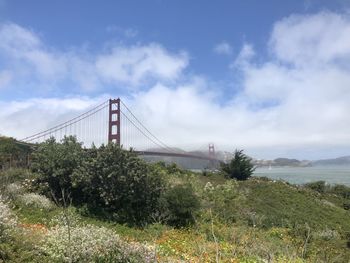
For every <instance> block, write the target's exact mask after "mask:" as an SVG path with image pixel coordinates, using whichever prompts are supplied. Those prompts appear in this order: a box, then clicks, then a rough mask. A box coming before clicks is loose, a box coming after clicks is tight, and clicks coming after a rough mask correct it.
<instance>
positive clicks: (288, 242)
mask: <svg viewBox="0 0 350 263" xmlns="http://www.w3.org/2000/svg"><path fill="white" fill-rule="evenodd" d="M158 168H159V169H161V172H162V173H163V175H164V177H165V178H166V180H167V181H168V182H169V184H171V185H178V184H191V185H192V186H193V188H194V189H195V193H196V195H197V197H198V198H199V200H200V201H201V209H200V211H198V212H197V213H196V215H195V221H196V222H195V224H194V225H192V226H189V227H186V228H174V227H172V226H169V225H166V224H164V223H162V222H161V220H159V221H158V222H157V220H156V219H155V220H154V222H153V223H150V224H147V225H145V226H144V227H141V228H140V227H131V226H127V225H125V224H124V225H123V224H118V223H116V222H114V221H111V220H102V219H101V218H100V217H96V216H92V215H91V214H89V213H87V211H86V209H85V208H84V207H74V206H69V207H68V208H64V207H62V206H57V205H56V204H55V203H54V202H53V201H52V200H49V199H47V198H46V197H44V196H41V195H38V194H37V193H31V191H32V186H31V182H32V181H33V180H35V177H36V176H35V175H33V174H31V173H30V172H28V171H25V170H13V171H8V172H2V173H1V174H0V185H1V193H2V194H1V195H2V201H1V204H2V207H5V208H6V209H5V210H6V211H7V212H6V213H7V215H6V216H5V215H4V213H5V210H4V209H3V210H1V213H2V214H3V216H2V217H0V220H2V222H0V225H1V229H2V230H1V231H2V232H1V234H2V236H1V241H2V242H1V245H0V262H70V260H72V261H73V262H141V261H144V262H156V261H158V262H349V260H350V249H349V248H348V247H347V241H348V233H349V231H350V213H349V210H345V209H344V208H343V207H342V206H341V204H342V203H343V202H344V201H346V200H345V199H344V198H343V197H341V196H337V195H329V194H328V193H325V194H320V193H318V192H316V191H313V190H310V189H307V188H303V187H297V186H293V185H290V184H287V183H285V182H279V181H277V182H275V181H270V180H267V179H263V178H262V179H257V178H255V179H250V180H247V181H243V182H236V181H233V180H226V179H225V178H224V177H223V176H222V175H220V174H207V175H206V176H203V175H202V174H195V173H191V172H187V171H182V170H180V169H177V168H176V169H175V168H174V167H172V168H169V167H161V166H160V167H158ZM11 216H12V217H13V219H14V220H15V223H14V224H11V222H10V221H9V218H11ZM6 218H7V219H6ZM68 226H69V227H68ZM69 229H70V230H69ZM69 236H70V240H69V238H68V237H69ZM111 244H113V246H112V245H111ZM116 247H117V248H118V249H114V248H116ZM112 248H113V249H112ZM82 251H85V252H84V253H82ZM89 253H90V254H89ZM82 254H84V255H85V258H84V256H82ZM86 254H88V255H91V256H89V257H87V256H86Z"/></svg>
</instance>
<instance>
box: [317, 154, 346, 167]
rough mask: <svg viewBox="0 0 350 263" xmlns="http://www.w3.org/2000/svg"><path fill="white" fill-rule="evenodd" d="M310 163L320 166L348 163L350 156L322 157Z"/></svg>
mask: <svg viewBox="0 0 350 263" xmlns="http://www.w3.org/2000/svg"><path fill="white" fill-rule="evenodd" d="M312 165H314V166H321V165H350V156H342V157H338V158H334V159H323V160H317V161H313V162H312Z"/></svg>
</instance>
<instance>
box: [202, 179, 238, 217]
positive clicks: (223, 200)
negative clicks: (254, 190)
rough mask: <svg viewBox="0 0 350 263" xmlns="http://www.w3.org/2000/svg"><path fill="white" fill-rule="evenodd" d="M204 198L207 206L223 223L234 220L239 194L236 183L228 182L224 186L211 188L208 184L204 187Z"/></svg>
mask: <svg viewBox="0 0 350 263" xmlns="http://www.w3.org/2000/svg"><path fill="white" fill-rule="evenodd" d="M203 194H204V198H205V200H206V201H207V202H208V203H207V206H208V208H210V209H211V210H212V212H213V214H214V215H215V216H216V217H218V218H219V219H220V220H221V221H222V222H224V223H232V222H234V221H235V220H236V218H235V217H236V214H237V207H238V202H239V197H240V196H239V193H238V185H237V181H233V180H229V181H227V182H225V183H224V184H219V185H217V186H215V187H214V186H213V185H212V184H211V183H210V182H208V183H207V184H206V185H205V187H204V193H203Z"/></svg>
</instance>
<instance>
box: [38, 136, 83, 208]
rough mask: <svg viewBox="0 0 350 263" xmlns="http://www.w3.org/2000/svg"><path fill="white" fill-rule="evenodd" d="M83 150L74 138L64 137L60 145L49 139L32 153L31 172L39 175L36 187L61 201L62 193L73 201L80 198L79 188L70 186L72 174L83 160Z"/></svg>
mask: <svg viewBox="0 0 350 263" xmlns="http://www.w3.org/2000/svg"><path fill="white" fill-rule="evenodd" d="M83 155H84V152H83V148H82V146H81V143H79V142H78V141H77V139H76V137H74V136H68V137H64V138H63V139H62V141H61V143H58V142H56V140H55V138H53V137H51V138H50V139H48V140H46V141H45V142H44V143H41V144H40V145H39V147H38V149H37V150H36V151H35V152H34V153H33V162H32V171H33V172H35V173H37V174H38V175H39V177H38V179H37V183H38V186H39V187H40V188H41V190H42V191H43V193H44V194H46V195H48V196H50V195H51V194H53V195H54V198H56V199H57V200H62V197H63V196H62V191H64V192H65V193H66V194H70V195H71V197H72V199H73V201H76V202H77V201H78V200H79V198H80V197H81V192H80V190H79V188H77V187H74V186H73V185H72V174H73V172H74V171H75V169H77V168H78V167H79V165H80V164H81V162H82V160H83Z"/></svg>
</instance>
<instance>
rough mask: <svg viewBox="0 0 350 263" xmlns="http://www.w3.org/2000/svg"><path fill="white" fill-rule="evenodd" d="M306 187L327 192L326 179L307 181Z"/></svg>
mask: <svg viewBox="0 0 350 263" xmlns="http://www.w3.org/2000/svg"><path fill="white" fill-rule="evenodd" d="M305 187H306V188H310V189H312V190H314V191H317V192H319V193H325V192H326V190H327V187H326V182H325V181H317V182H311V183H307V184H305Z"/></svg>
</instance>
